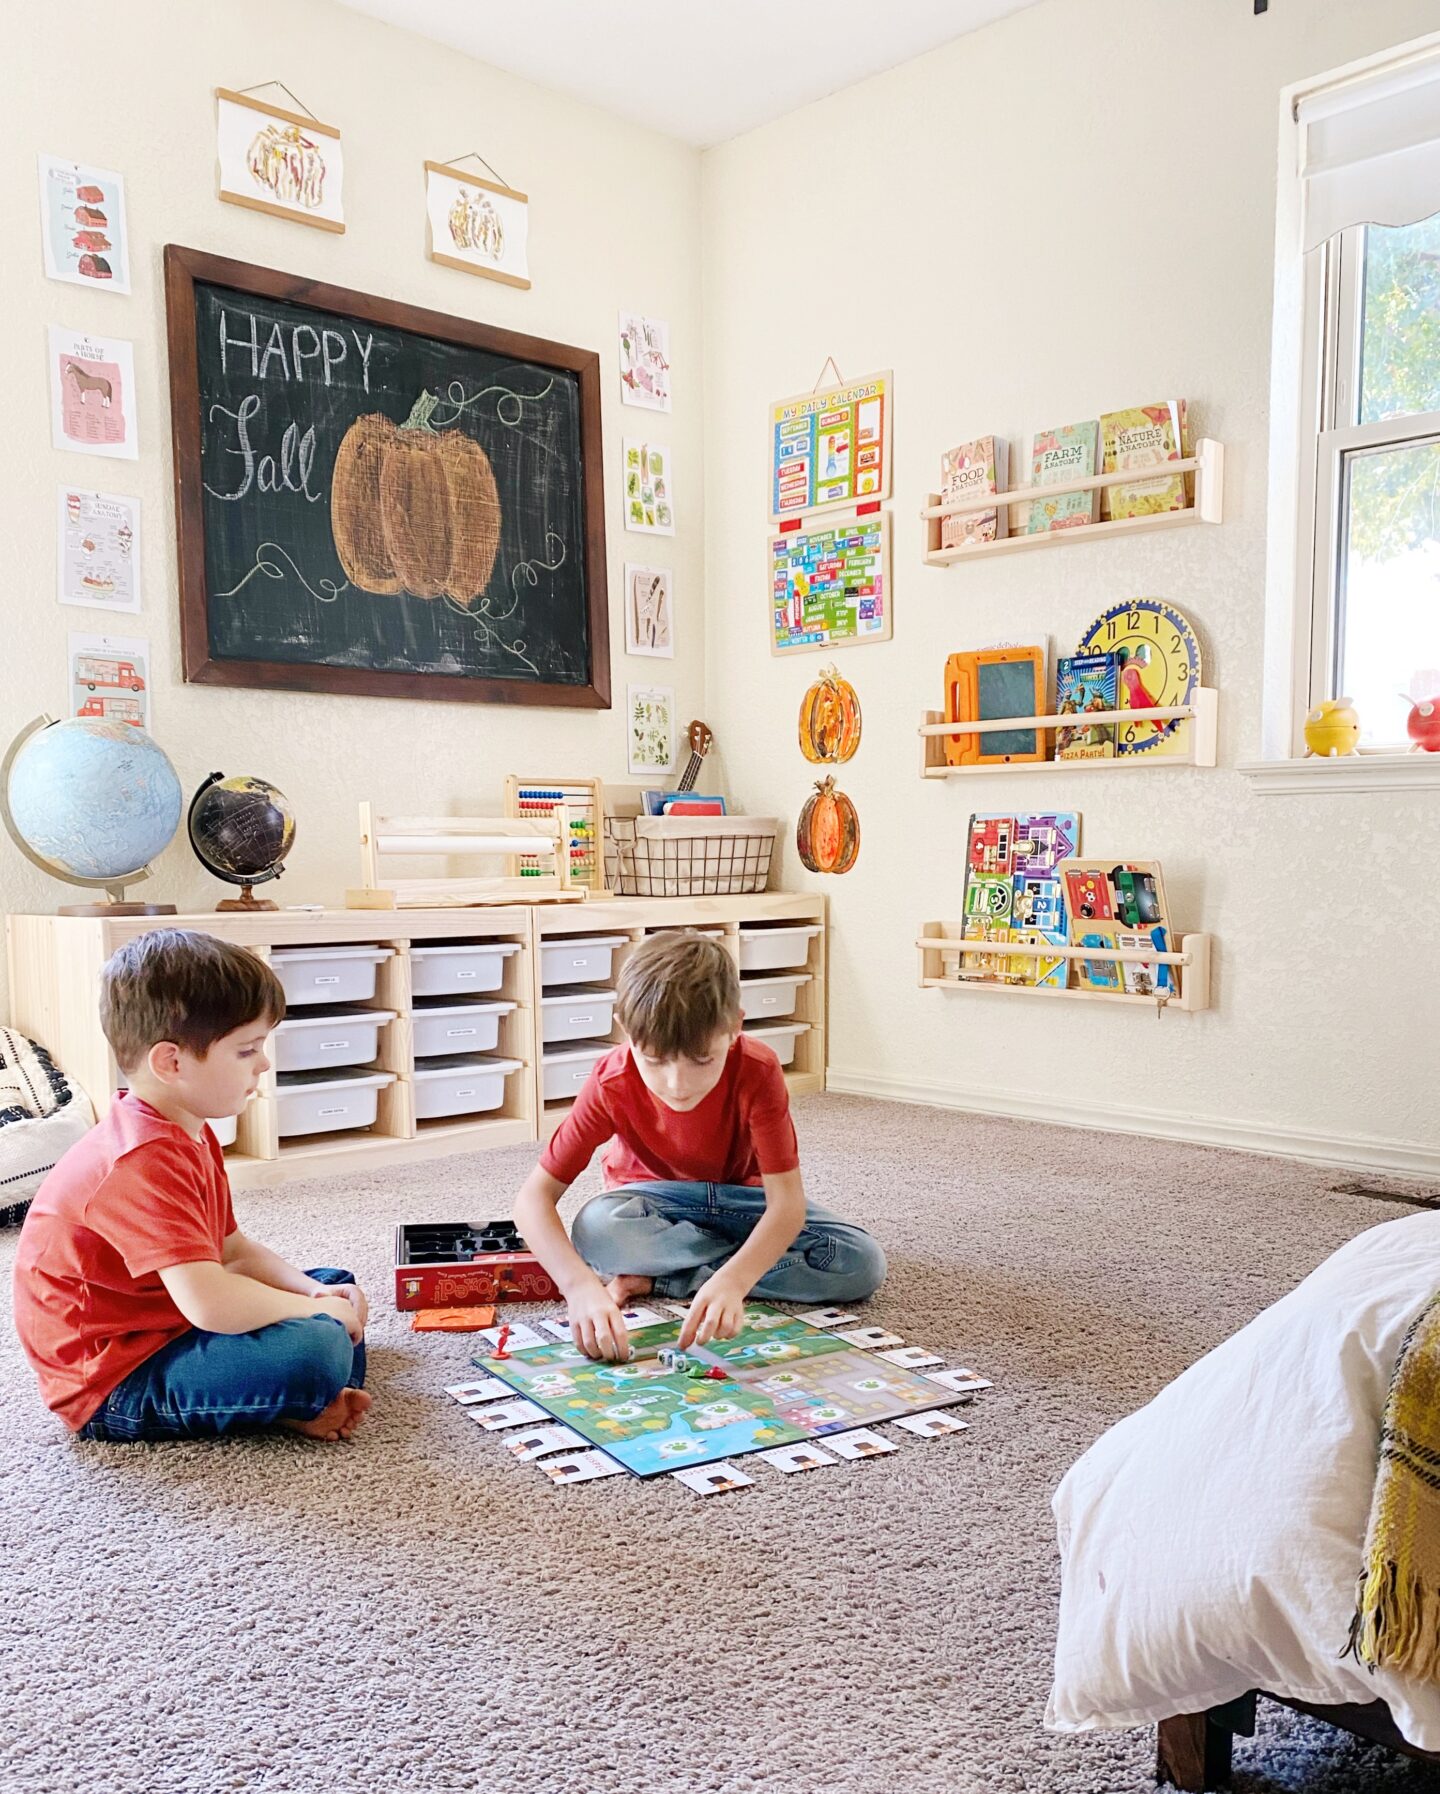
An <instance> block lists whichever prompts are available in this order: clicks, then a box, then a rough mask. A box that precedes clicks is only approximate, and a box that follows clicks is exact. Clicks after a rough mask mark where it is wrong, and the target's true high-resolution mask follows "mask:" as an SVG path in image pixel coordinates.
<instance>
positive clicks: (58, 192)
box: [39, 155, 130, 293]
mask: <svg viewBox="0 0 1440 1794" xmlns="http://www.w3.org/2000/svg"><path fill="white" fill-rule="evenodd" d="M39 160H40V240H41V242H42V243H43V245H44V248H45V272H46V274H48V275H49V277H50V279H51V280H69V281H73V282H74V284H75V285H76V286H81V287H101V288H103V289H104V290H105V291H107V292H111V293H128V292H129V291H130V243H129V236H128V233H127V231H126V227H125V183H124V182H123V181H122V180H121V178H120V176H119V175H118V174H116V173H114V172H113V170H111V169H109V168H91V167H89V166H88V165H87V164H86V163H83V162H62V161H61V160H60V159H59V158H58V157H57V156H44V155H42V156H41V157H40V159H39Z"/></svg>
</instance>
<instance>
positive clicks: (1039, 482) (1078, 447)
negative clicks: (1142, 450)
mask: <svg viewBox="0 0 1440 1794" xmlns="http://www.w3.org/2000/svg"><path fill="white" fill-rule="evenodd" d="M1099 446H1100V425H1099V424H1098V423H1097V422H1096V420H1095V419H1094V418H1093V417H1092V418H1091V419H1090V420H1089V421H1088V422H1086V423H1083V424H1061V425H1060V426H1059V428H1058V429H1054V430H1037V431H1036V432H1035V435H1034V436H1033V437H1032V438H1031V442H1030V484H1031V485H1032V486H1055V485H1061V484H1063V483H1064V482H1065V481H1067V480H1083V479H1088V478H1089V476H1090V475H1091V474H1092V473H1098V472H1099V471H1100V469H1099V467H1098V466H1097V465H1096V461H1097V456H1098V452H1099ZM1099 496H1100V495H1099V493H1098V492H1062V493H1061V494H1060V495H1059V496H1058V497H1056V498H1046V499H1038V498H1037V499H1032V500H1031V501H1030V503H1029V504H1028V505H1016V506H1014V507H1013V511H1012V514H1011V527H1012V528H1014V529H1016V530H1021V529H1023V530H1024V532H1025V534H1026V535H1027V536H1042V535H1044V534H1045V533H1046V532H1047V531H1048V530H1052V529H1076V528H1078V527H1079V526H1081V525H1083V524H1086V523H1093V522H1094V521H1095V515H1096V506H1095V501H1096V499H1097V498H1098V497H1099ZM1016 512H1019V513H1023V516H1018V517H1017V516H1016V515H1015V513H1016Z"/></svg>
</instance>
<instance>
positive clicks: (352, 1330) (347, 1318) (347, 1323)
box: [315, 1286, 365, 1345]
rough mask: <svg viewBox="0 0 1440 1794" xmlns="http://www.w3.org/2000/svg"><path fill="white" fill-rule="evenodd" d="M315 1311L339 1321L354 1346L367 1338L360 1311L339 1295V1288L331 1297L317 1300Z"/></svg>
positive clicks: (318, 1297) (322, 1297)
mask: <svg viewBox="0 0 1440 1794" xmlns="http://www.w3.org/2000/svg"><path fill="white" fill-rule="evenodd" d="M315 1311H316V1313H317V1314H328V1315H330V1316H331V1317H332V1318H333V1319H334V1320H337V1321H339V1323H340V1325H341V1326H342V1327H343V1328H344V1329H345V1331H346V1332H347V1333H348V1334H349V1335H350V1343H351V1344H352V1345H359V1343H360V1341H361V1340H362V1339H363V1338H364V1337H365V1323H364V1321H362V1320H361V1318H360V1310H359V1309H358V1308H357V1307H356V1305H355V1304H354V1303H353V1302H351V1301H349V1300H347V1299H346V1297H344V1296H342V1295H341V1294H339V1291H338V1286H337V1289H335V1290H332V1291H331V1292H330V1294H329V1295H325V1296H317V1297H316V1298H315Z"/></svg>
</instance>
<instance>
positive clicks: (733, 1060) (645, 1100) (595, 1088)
mask: <svg viewBox="0 0 1440 1794" xmlns="http://www.w3.org/2000/svg"><path fill="white" fill-rule="evenodd" d="M607 1140H609V1141H611V1146H610V1150H609V1152H607V1153H606V1155H605V1161H604V1165H603V1167H602V1169H603V1171H604V1176H605V1188H606V1189H607V1190H617V1189H619V1188H621V1187H622V1186H623V1185H625V1184H637V1183H652V1182H664V1183H706V1184H756V1185H758V1184H759V1183H760V1182H761V1179H762V1176H763V1174H764V1173H766V1172H772V1173H775V1172H781V1171H794V1170H795V1169H797V1167H798V1166H799V1164H800V1149H799V1147H798V1145H797V1144H796V1140H795V1124H794V1123H793V1122H792V1121H791V1119H790V1092H789V1091H788V1090H787V1089H786V1087H785V1074H784V1072H783V1071H781V1069H780V1061H779V1060H778V1059H777V1058H776V1057H775V1054H774V1052H773V1050H772V1049H771V1048H770V1047H768V1046H766V1045H765V1043H764V1041H762V1040H751V1038H750V1037H749V1035H748V1034H741V1035H740V1036H739V1037H738V1039H737V1040H736V1042H735V1044H734V1046H732V1047H731V1049H730V1052H729V1054H728V1055H727V1057H726V1060H725V1070H724V1072H723V1073H722V1074H721V1078H720V1082H719V1083H718V1084H717V1085H716V1086H715V1088H714V1089H713V1090H712V1091H711V1092H710V1094H709V1095H708V1096H707V1097H706V1098H705V1100H704V1102H702V1103H700V1104H699V1105H698V1106H697V1107H696V1108H694V1109H688V1110H686V1111H684V1112H683V1113H682V1112H679V1111H677V1110H675V1109H669V1108H666V1106H665V1104H664V1103H662V1102H661V1100H660V1098H659V1097H658V1096H653V1095H652V1094H651V1093H650V1091H649V1090H647V1089H646V1087H645V1082H644V1080H643V1079H642V1078H641V1076H640V1072H639V1069H638V1067H637V1066H636V1064H635V1061H634V1059H633V1058H632V1057H631V1056H630V1048H629V1047H628V1046H619V1047H616V1048H615V1050H614V1051H613V1052H611V1053H607V1054H606V1055H605V1057H604V1058H603V1059H600V1060H597V1061H596V1063H595V1065H594V1066H593V1067H592V1068H591V1072H590V1076H589V1077H588V1078H587V1079H586V1080H585V1082H584V1084H583V1085H582V1086H581V1090H580V1094H579V1096H577V1097H576V1098H575V1104H574V1107H573V1108H572V1109H571V1111H570V1113H569V1114H568V1115H567V1116H566V1117H565V1119H564V1120H563V1121H562V1122H561V1123H560V1125H559V1127H558V1128H556V1130H555V1133H554V1136H553V1137H552V1139H551V1141H550V1144H549V1145H548V1146H547V1147H546V1148H545V1150H544V1152H542V1153H541V1155H540V1163H541V1164H542V1165H543V1166H544V1168H545V1169H546V1170H547V1171H548V1172H549V1173H550V1175H551V1177H554V1178H558V1179H559V1181H560V1182H561V1183H562V1184H569V1183H573V1182H574V1181H575V1179H576V1178H577V1177H579V1175H580V1173H581V1172H582V1171H583V1170H584V1169H585V1167H586V1166H587V1165H588V1164H589V1163H590V1160H591V1159H592V1158H593V1157H594V1155H595V1151H596V1148H597V1147H601V1146H603V1145H604V1144H605V1142H606V1141H607Z"/></svg>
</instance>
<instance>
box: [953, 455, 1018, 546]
mask: <svg viewBox="0 0 1440 1794" xmlns="http://www.w3.org/2000/svg"><path fill="white" fill-rule="evenodd" d="M1009 460H1010V450H1009V444H1008V443H1006V441H1005V440H1004V438H1003V437H1000V436H979V437H977V438H976V439H975V441H974V442H962V443H960V444H959V445H958V446H957V447H955V448H952V449H947V450H946V451H945V453H944V454H943V455H942V456H941V457H940V496H941V499H942V501H943V502H944V503H946V504H949V503H950V502H951V501H952V500H959V499H970V498H984V497H985V496H987V494H989V493H991V492H1000V491H1003V489H1004V487H1005V483H1006V480H1007V478H1008V475H1009V471H1010V468H1009ZM1004 534H1005V510H1004V508H1003V507H1002V508H997V509H995V510H990V511H967V512H965V513H964V514H963V515H962V516H955V517H942V518H941V520H940V546H941V547H942V548H963V547H966V546H967V545H969V544H970V543H974V542H994V541H996V540H998V539H999V537H1001V536H1003V535H1004Z"/></svg>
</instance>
